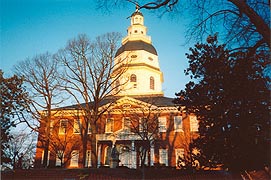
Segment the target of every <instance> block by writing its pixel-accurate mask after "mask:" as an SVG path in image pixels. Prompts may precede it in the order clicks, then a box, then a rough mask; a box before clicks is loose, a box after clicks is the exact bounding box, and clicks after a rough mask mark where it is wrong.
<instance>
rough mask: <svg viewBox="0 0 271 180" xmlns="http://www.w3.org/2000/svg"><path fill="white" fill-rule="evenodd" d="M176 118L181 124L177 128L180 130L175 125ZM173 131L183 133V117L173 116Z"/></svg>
mask: <svg viewBox="0 0 271 180" xmlns="http://www.w3.org/2000/svg"><path fill="white" fill-rule="evenodd" d="M177 118H180V119H181V123H180V125H178V126H181V128H179V127H178V126H177V124H176V121H177ZM174 131H175V132H184V131H183V117H182V116H174Z"/></svg>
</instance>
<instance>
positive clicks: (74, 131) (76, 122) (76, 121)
mask: <svg viewBox="0 0 271 180" xmlns="http://www.w3.org/2000/svg"><path fill="white" fill-rule="evenodd" d="M80 123H81V122H80V120H79V119H75V120H74V121H73V134H80ZM76 124H77V127H75V125H76ZM76 129H77V131H78V132H76Z"/></svg>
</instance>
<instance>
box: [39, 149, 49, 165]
mask: <svg viewBox="0 0 271 180" xmlns="http://www.w3.org/2000/svg"><path fill="white" fill-rule="evenodd" d="M43 161H44V151H42V155H41V164H43ZM49 161H50V151H48V157H47V163H46V165H47V166H49Z"/></svg>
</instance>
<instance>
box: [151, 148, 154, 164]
mask: <svg viewBox="0 0 271 180" xmlns="http://www.w3.org/2000/svg"><path fill="white" fill-rule="evenodd" d="M150 151H151V152H150V153H151V154H150V156H151V159H150V162H151V166H153V164H154V145H151V150H150Z"/></svg>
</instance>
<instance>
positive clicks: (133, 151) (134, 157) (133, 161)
mask: <svg viewBox="0 0 271 180" xmlns="http://www.w3.org/2000/svg"><path fill="white" fill-rule="evenodd" d="M131 161H132V163H131V164H132V165H131V166H132V167H131V168H133V169H136V149H135V141H132V158H131Z"/></svg>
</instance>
